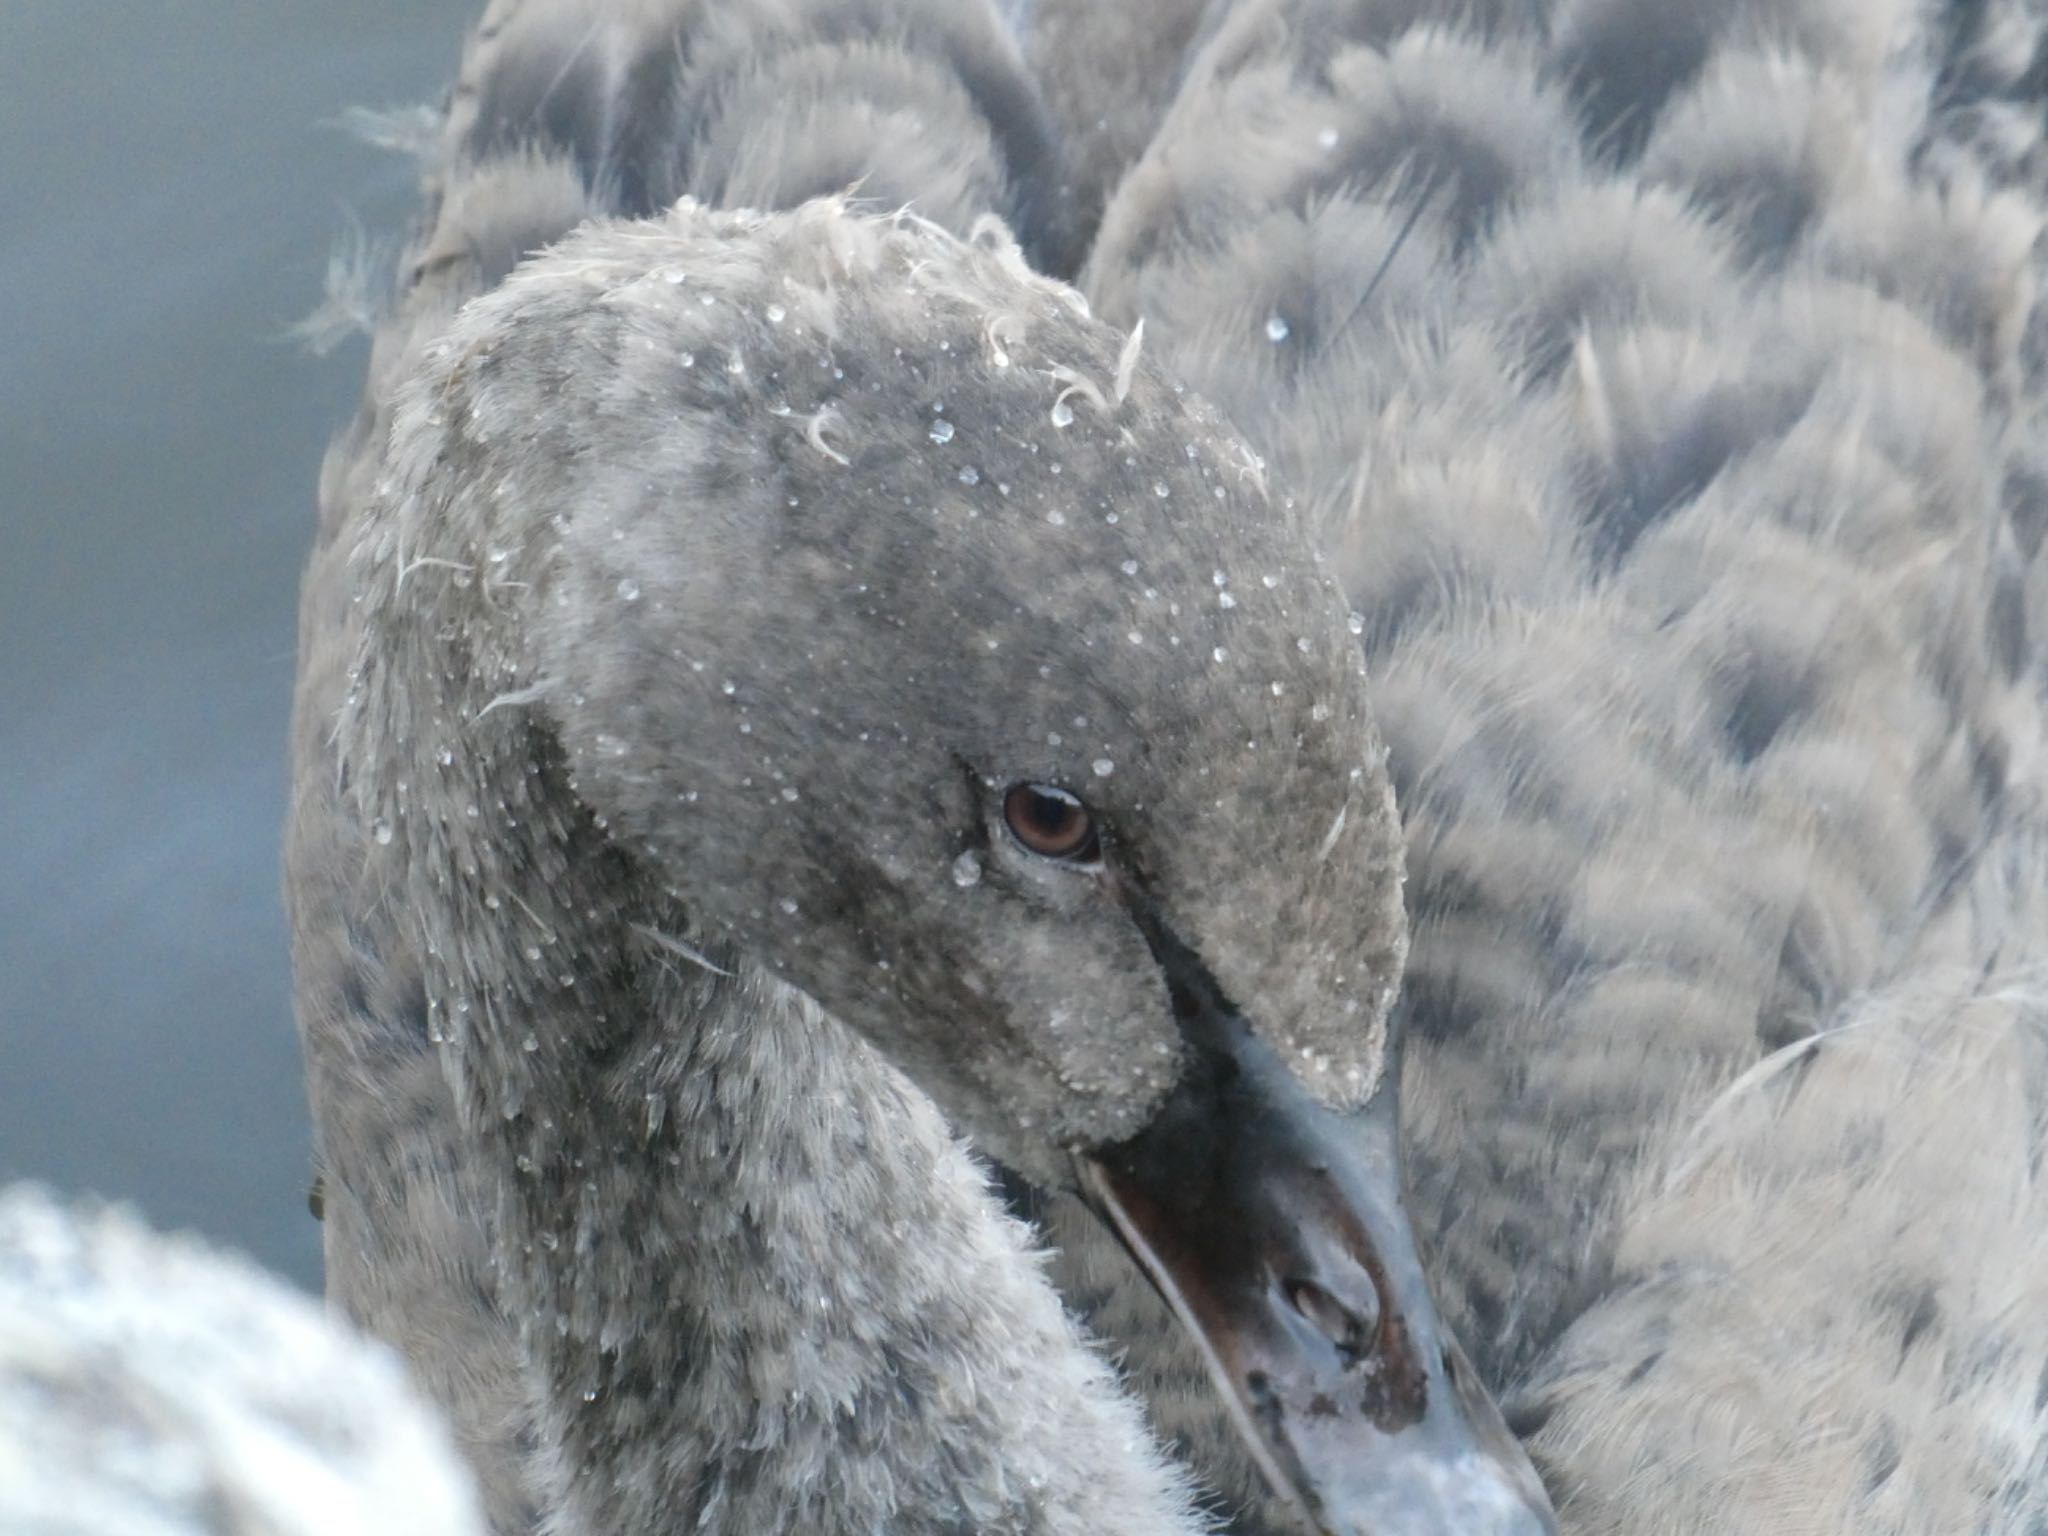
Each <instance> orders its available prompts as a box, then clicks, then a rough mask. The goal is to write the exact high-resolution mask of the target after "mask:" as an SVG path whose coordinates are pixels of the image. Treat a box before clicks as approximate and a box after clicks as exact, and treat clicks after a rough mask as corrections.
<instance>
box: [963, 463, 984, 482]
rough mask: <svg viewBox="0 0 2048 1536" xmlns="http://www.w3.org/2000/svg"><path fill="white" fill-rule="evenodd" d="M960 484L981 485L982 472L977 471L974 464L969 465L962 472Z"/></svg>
mask: <svg viewBox="0 0 2048 1536" xmlns="http://www.w3.org/2000/svg"><path fill="white" fill-rule="evenodd" d="M960 483H961V484H962V485H979V484H981V471H980V470H978V469H976V468H975V467H974V466H973V465H972V464H970V465H968V466H967V467H966V468H965V469H963V470H961V471H960Z"/></svg>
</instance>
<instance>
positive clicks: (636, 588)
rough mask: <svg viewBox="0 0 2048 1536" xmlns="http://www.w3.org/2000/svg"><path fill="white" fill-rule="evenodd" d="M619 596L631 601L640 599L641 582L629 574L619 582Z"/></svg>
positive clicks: (635, 601) (634, 601)
mask: <svg viewBox="0 0 2048 1536" xmlns="http://www.w3.org/2000/svg"><path fill="white" fill-rule="evenodd" d="M619 596H620V597H622V598H624V599H625V600H626V601H627V602H629V603H637V602H639V601H640V583H639V582H637V581H635V580H634V579H633V578H632V577H630V576H628V577H626V578H625V579H624V580H622V581H621V582H620V583H619Z"/></svg>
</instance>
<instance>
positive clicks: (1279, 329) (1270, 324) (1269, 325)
mask: <svg viewBox="0 0 2048 1536" xmlns="http://www.w3.org/2000/svg"><path fill="white" fill-rule="evenodd" d="M1287 332H1288V325H1287V322H1286V320H1284V319H1282V318H1281V317H1280V316H1279V315H1272V316H1269V317H1268V318H1267V320H1266V340H1268V341H1275V342H1278V341H1285V340H1286V339H1287Z"/></svg>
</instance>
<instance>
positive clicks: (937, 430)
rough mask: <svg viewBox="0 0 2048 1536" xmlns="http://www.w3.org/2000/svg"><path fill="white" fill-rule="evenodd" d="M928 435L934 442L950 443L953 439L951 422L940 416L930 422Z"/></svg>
mask: <svg viewBox="0 0 2048 1536" xmlns="http://www.w3.org/2000/svg"><path fill="white" fill-rule="evenodd" d="M929 436H930V437H931V440H932V441H933V442H935V443H950V442H951V441H953V423H951V422H950V421H947V420H945V419H944V418H943V417H941V418H940V419H939V420H937V421H935V422H933V423H932V429H931V432H930V434H929Z"/></svg>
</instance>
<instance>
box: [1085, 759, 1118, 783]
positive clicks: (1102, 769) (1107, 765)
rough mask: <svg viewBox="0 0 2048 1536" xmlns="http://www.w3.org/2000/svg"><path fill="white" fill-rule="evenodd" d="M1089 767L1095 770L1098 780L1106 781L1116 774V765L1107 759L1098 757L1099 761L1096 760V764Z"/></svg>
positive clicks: (1093, 763)
mask: <svg viewBox="0 0 2048 1536" xmlns="http://www.w3.org/2000/svg"><path fill="white" fill-rule="evenodd" d="M1088 766H1089V767H1090V768H1093V769H1094V770H1095V777H1097V778H1098V779H1106V778H1108V777H1109V776H1110V775H1111V774H1112V773H1115V772H1116V764H1115V763H1113V762H1111V761H1110V760H1109V759H1108V758H1106V757H1098V758H1097V759H1095V761H1094V762H1092V763H1090V764H1089V765H1088Z"/></svg>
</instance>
